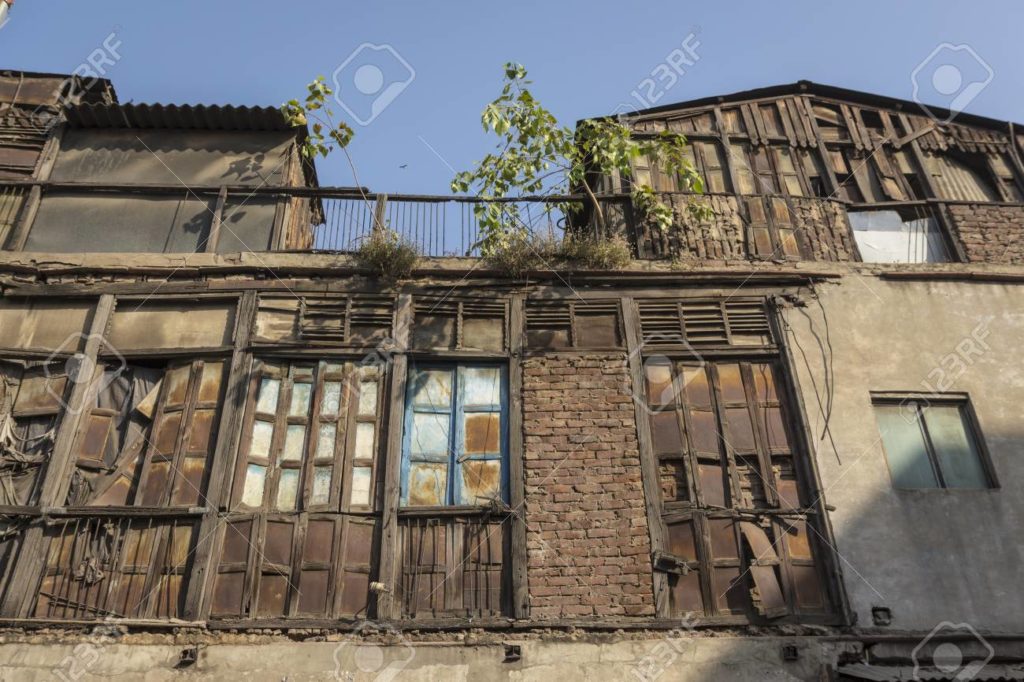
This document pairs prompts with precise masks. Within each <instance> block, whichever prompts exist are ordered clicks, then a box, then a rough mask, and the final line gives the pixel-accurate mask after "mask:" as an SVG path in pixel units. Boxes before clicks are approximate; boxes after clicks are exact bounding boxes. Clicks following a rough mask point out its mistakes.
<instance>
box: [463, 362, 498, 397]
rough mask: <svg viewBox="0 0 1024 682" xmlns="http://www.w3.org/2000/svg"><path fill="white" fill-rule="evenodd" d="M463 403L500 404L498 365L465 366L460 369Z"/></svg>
mask: <svg viewBox="0 0 1024 682" xmlns="http://www.w3.org/2000/svg"><path fill="white" fill-rule="evenodd" d="M462 381H463V384H464V385H463V389H462V391H463V397H462V399H463V401H464V404H465V405H500V404H501V369H500V368H499V367H466V368H465V369H463V371H462Z"/></svg>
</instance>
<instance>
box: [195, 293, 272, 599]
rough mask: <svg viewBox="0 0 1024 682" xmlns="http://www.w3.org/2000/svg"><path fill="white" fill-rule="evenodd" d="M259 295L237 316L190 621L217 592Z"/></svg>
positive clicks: (242, 304) (248, 296)
mask: <svg viewBox="0 0 1024 682" xmlns="http://www.w3.org/2000/svg"><path fill="white" fill-rule="evenodd" d="M256 304H257V300H256V292H253V291H249V292H246V293H245V294H243V295H242V297H241V299H240V300H239V304H238V311H237V313H236V315H235V333H234V351H233V352H232V354H231V362H230V364H229V367H228V373H227V376H226V379H224V382H225V384H226V386H225V388H224V392H223V398H222V401H221V410H220V420H219V424H218V428H217V442H216V445H215V446H214V451H213V456H212V457H211V458H210V462H209V465H208V469H209V471H210V476H209V480H208V482H207V484H206V506H207V509H208V511H207V513H206V515H205V516H204V517H203V520H202V523H200V524H199V529H198V533H199V540H198V543H197V544H196V550H195V555H194V557H193V561H192V575H191V576H190V577H189V580H188V592H187V593H186V596H185V602H184V609H183V611H182V613H183V615H184V616H185V617H186V618H195V617H198V616H199V615H200V614H205V613H206V611H207V610H208V608H209V596H210V593H211V592H212V590H213V579H214V578H215V577H216V571H211V570H210V566H211V562H212V561H213V548H214V546H215V545H216V540H217V537H216V536H217V528H218V526H219V524H220V519H221V517H220V515H219V513H218V510H219V509H221V508H223V507H224V505H225V502H226V500H227V499H228V498H227V497H226V495H227V493H226V491H227V490H229V489H230V483H231V477H230V472H231V471H232V463H233V461H234V458H235V455H236V453H237V451H238V441H239V438H240V437H241V433H240V431H241V424H242V414H243V413H244V411H245V398H246V393H247V391H246V390H245V389H246V387H247V386H248V385H249V373H250V372H249V370H250V368H251V366H252V354H251V353H249V352H248V350H247V348H248V346H249V337H250V335H251V333H252V328H253V324H254V323H255V317H256Z"/></svg>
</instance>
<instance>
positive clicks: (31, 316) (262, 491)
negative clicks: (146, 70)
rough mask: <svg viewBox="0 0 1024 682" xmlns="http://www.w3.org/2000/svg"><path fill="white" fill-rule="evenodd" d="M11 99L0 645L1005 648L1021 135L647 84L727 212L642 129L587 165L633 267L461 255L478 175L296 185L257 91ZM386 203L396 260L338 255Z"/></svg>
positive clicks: (640, 116) (1022, 278)
mask: <svg viewBox="0 0 1024 682" xmlns="http://www.w3.org/2000/svg"><path fill="white" fill-rule="evenodd" d="M0 107H2V108H0V125H2V127H0V244H2V245H3V250H2V251H0V287H2V298H0V377H2V382H0V504H2V510H0V512H2V514H3V520H4V525H3V529H4V530H3V533H2V540H0V625H2V626H3V628H4V630H3V636H4V639H3V642H2V643H0V664H2V665H4V666H6V667H7V669H9V670H11V671H13V672H12V674H13V675H23V676H24V679H36V678H40V679H41V678H42V677H44V676H45V677H48V676H49V675H51V674H58V676H61V675H63V677H61V679H68V678H70V679H91V678H92V677H94V676H95V677H97V678H99V677H105V676H109V675H111V674H113V673H112V671H119V672H120V673H121V674H129V675H132V674H138V675H141V674H142V673H143V672H145V673H146V674H148V675H149V676H150V677H151V678H152V679H164V678H168V679H170V678H173V677H176V676H178V675H192V676H194V677H198V678H202V679H206V677H204V676H209V678H210V679H213V678H215V677H223V676H224V675H229V674H237V675H244V676H247V677H248V678H250V679H275V680H278V679H281V677H282V675H285V674H286V675H288V679H290V680H291V679H382V680H383V679H394V678H395V677H396V676H400V679H424V680H425V679H448V678H453V679H456V678H457V679H462V678H468V677H472V678H473V679H478V678H479V679H548V678H554V677H562V678H565V679H584V678H586V679H591V678H594V679H609V680H610V679H630V678H631V677H637V678H639V679H641V680H654V679H688V680H689V679H693V680H701V679H750V680H755V679H800V680H840V679H875V680H877V679H912V677H910V676H911V675H924V674H927V675H941V674H943V673H944V672H945V670H946V668H945V667H948V665H949V661H948V660H947V659H945V658H943V657H942V655H940V654H943V652H946V653H948V652H949V647H950V646H952V647H953V648H954V649H955V650H956V651H958V652H960V654H961V657H962V659H963V660H962V661H961V669H966V670H968V671H969V672H970V671H971V670H974V669H973V668H971V666H978V667H977V670H974V672H973V674H974V675H975V677H973V678H971V679H996V678H997V677H998V678H999V679H1024V672H1022V668H1021V665H1020V664H1021V661H1022V659H1024V626H1022V622H1024V621H1022V619H1021V615H1020V614H1022V613H1024V596H1021V594H1020V591H1019V590H1017V589H1016V584H1017V583H1018V582H1019V581H1018V580H1015V579H1014V578H1015V577H1016V576H1019V574H1020V569H1019V566H1020V565H1021V563H1022V559H1024V552H1022V549H1021V547H1022V545H1021V543H1020V542H1019V540H1018V539H1017V536H1018V535H1019V531H1018V529H1019V528H1020V526H1021V525H1022V524H1024V494H1022V493H1021V492H1020V491H1021V487H1020V486H1018V485H1016V482H1017V481H1018V480H1020V479H1021V478H1022V477H1024V462H1022V460H1021V458H1020V449H1021V444H1022V443H1024V431H1022V429H1021V427H1020V426H1019V424H1018V422H1019V419H1018V418H1017V416H1018V412H1019V410H1018V408H1017V405H1018V404H1019V402H1020V401H1021V400H1022V399H1024V374H1022V373H1021V370H1020V360H1019V357H1018V356H1017V348H1018V346H1019V344H1020V341H1021V339H1022V338H1024V314H1022V312H1021V311H1022V310H1024V295H1022V292H1024V289H1022V288H1021V287H1022V284H1024V267H1022V266H1024V239H1022V238H1021V237H1022V236H1024V184H1022V183H1024V166H1022V164H1021V150H1022V146H1024V135H1020V134H1018V131H1017V130H1016V126H1015V124H1013V123H1007V122H1000V121H994V120H989V119H984V118H980V117H976V116H968V115H961V116H959V117H957V118H955V119H954V120H953V122H950V123H947V122H941V121H937V120H935V119H933V118H931V117H929V116H928V115H927V114H926V112H924V111H922V110H921V109H920V108H918V107H917V106H916V105H914V104H913V103H910V102H905V101H899V100H892V99H887V98H883V97H878V96H874V95H867V94H863V93H857V92H851V91H846V90H841V89H837V88H831V87H826V86H820V85H816V84H812V83H806V82H801V83H798V84H794V85H790V86H781V87H774V88H767V89H764V90H758V91H750V92H744V93H738V94H735V95H729V96H722V97H714V98H709V99H706V100H700V101H693V102H688V103H684V104H679V105H672V106H667V107H662V108H659V109H652V110H648V111H644V112H638V113H636V114H635V115H632V116H630V117H628V118H627V119H625V122H626V123H627V124H628V125H629V126H631V128H632V130H633V131H634V133H635V134H636V135H637V136H644V135H655V134H657V133H659V132H661V131H663V130H672V131H678V132H682V133H684V134H685V135H686V136H687V138H688V139H689V140H690V143H691V147H690V150H691V154H692V158H693V161H694V163H695V165H696V166H697V168H698V170H699V171H700V173H701V175H702V176H703V177H704V178H705V180H706V185H707V189H708V193H707V195H706V197H704V198H703V199H702V200H703V201H706V202H708V203H709V205H710V206H711V207H712V208H713V209H714V214H713V217H712V218H710V219H709V220H708V221H706V222H701V223H695V222H694V221H693V219H692V218H690V217H689V213H687V211H686V210H685V206H686V203H687V202H688V201H690V200H692V197H691V196H689V195H687V194H686V193H684V192H681V191H680V188H679V187H678V186H677V181H676V179H675V178H673V177H671V176H669V175H667V174H665V173H664V172H662V171H661V170H660V169H659V168H658V167H656V165H654V164H651V163H649V162H647V161H645V160H643V159H641V160H639V161H638V162H637V163H636V164H635V167H634V168H633V172H632V174H631V175H630V176H629V177H608V178H604V179H603V180H602V183H601V190H602V192H601V198H600V201H601V202H602V205H604V206H605V213H606V214H607V215H608V216H609V221H608V225H607V226H606V229H608V230H611V231H614V232H616V233H618V234H620V235H622V236H624V237H625V238H626V239H627V241H628V242H629V244H630V245H631V248H632V249H633V251H634V253H633V255H634V260H633V262H632V263H631V264H630V265H629V266H627V267H624V268H621V269H618V270H615V271H592V270H591V271H588V270H581V269H575V270H572V271H563V270H562V269H559V268H541V269H538V270H537V271H535V272H531V273H528V275H527V276H525V277H515V278H514V277H510V276H508V275H505V274H503V273H502V272H499V271H495V270H494V269H492V268H489V267H487V266H486V265H482V264H481V262H480V261H479V259H477V258H474V257H473V256H472V255H470V256H466V255H464V254H465V253H467V252H468V251H467V250H469V249H471V246H472V243H473V242H474V235H475V231H476V223H475V219H474V217H473V212H472V206H473V204H474V203H475V202H477V201H479V200H478V199H475V198H472V197H458V198H452V197H426V196H401V195H393V194H392V195H387V194H383V193H374V192H370V191H368V190H363V189H360V188H326V187H320V186H319V184H318V182H317V176H316V172H315V169H314V168H313V167H312V166H311V165H310V164H308V163H305V162H303V161H302V159H301V158H300V155H299V153H298V151H297V143H299V142H301V141H302V140H303V138H304V136H305V135H306V131H305V130H304V129H301V128H292V127H289V126H288V125H286V123H285V121H284V119H283V117H282V116H281V114H280V112H279V111H278V110H277V109H275V108H263V107H246V106H175V105H166V104H151V105H146V104H121V103H119V102H118V101H117V97H116V95H115V93H114V90H113V88H112V87H111V85H110V84H109V83H108V82H105V81H101V80H94V81H90V82H82V81H81V80H80V79H76V78H70V77H64V76H53V75H47V74H32V73H20V72H3V73H0ZM637 182H640V183H648V184H650V185H652V186H653V187H654V188H655V190H656V191H657V192H659V193H660V194H662V195H663V196H664V198H665V200H666V201H668V202H670V203H672V204H674V205H676V206H677V207H678V208H679V210H678V220H677V224H676V225H675V226H674V227H673V229H671V230H669V231H667V232H666V231H662V230H658V229H657V228H655V227H653V226H652V225H650V224H647V223H646V222H645V221H643V220H640V219H639V218H638V217H637V216H636V215H634V212H633V211H632V208H631V206H630V199H629V197H630V194H629V192H630V189H631V187H632V185H633V184H634V183H637ZM382 221H386V222H387V224H388V225H390V226H391V227H393V228H394V229H396V230H397V231H399V232H401V233H402V234H404V235H406V236H407V237H408V238H409V239H410V240H411V241H413V242H415V243H416V244H418V246H419V247H420V249H421V250H422V251H423V252H424V254H425V255H424V257H423V258H422V259H421V260H420V262H419V263H418V265H417V266H416V269H415V271H414V273H413V275H412V276H411V277H409V278H407V279H402V280H399V281H394V280H391V279H387V278H380V277H377V276H375V275H374V274H373V273H372V272H370V271H368V270H367V269H365V268H362V267H360V265H359V264H358V262H357V261H356V260H355V259H354V258H353V257H352V255H351V253H350V252H351V251H352V248H353V244H355V243H357V242H358V240H359V239H360V238H361V237H364V236H365V235H367V234H369V232H370V231H371V230H373V229H374V225H376V224H380V223H381V222H382ZM576 227H577V229H581V230H585V229H588V228H587V223H586V222H585V221H582V222H580V223H579V224H578V225H576ZM1014 301H1016V303H1014ZM83 647H84V648H83ZM368 649H372V650H373V652H374V655H375V656H376V658H374V657H370V658H369V659H368V658H367V657H366V656H365V655H364V654H365V653H366V651H367V650H368ZM69 661H70V662H69ZM944 666H945V667H944ZM126 671H127V672H126ZM33 675H34V676H35V677H31V676H33ZM901 675H902V677H900V676H901ZM986 675H987V677H986ZM1015 676H1016V677H1015ZM12 679H13V677H12ZM922 679H924V678H922ZM928 679H944V678H941V677H928ZM961 679H967V678H961Z"/></svg>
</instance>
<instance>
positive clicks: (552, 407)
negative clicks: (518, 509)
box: [523, 354, 654, 619]
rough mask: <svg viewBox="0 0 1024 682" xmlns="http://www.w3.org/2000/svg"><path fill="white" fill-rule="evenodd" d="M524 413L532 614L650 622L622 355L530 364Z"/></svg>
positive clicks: (647, 564) (552, 358) (643, 521)
mask: <svg viewBox="0 0 1024 682" xmlns="http://www.w3.org/2000/svg"><path fill="white" fill-rule="evenodd" d="M523 412H524V432H525V446H526V447H525V453H524V463H525V470H526V523H527V549H528V555H529V559H528V580H529V590H530V604H531V615H532V616H533V617H534V618H537V619H554V618H567V619H575V618H586V617H591V616H652V615H654V596H653V587H652V578H651V561H650V541H649V536H648V528H647V517H646V514H645V511H644V493H643V486H642V483H641V478H640V455H639V450H638V447H637V438H636V424H635V419H634V413H633V402H632V394H631V390H630V383H629V374H628V369H627V366H626V358H625V356H624V355H623V354H611V355H607V354H605V355H586V356H581V355H568V354H566V355H549V356H544V357H533V358H528V359H526V360H525V361H524V362H523Z"/></svg>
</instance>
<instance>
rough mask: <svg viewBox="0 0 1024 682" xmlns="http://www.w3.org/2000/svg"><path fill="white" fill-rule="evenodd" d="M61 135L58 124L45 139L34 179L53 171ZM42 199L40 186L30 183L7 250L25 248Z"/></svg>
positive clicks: (46, 176) (61, 127) (62, 130)
mask: <svg viewBox="0 0 1024 682" xmlns="http://www.w3.org/2000/svg"><path fill="white" fill-rule="evenodd" d="M63 135H64V126H60V127H58V128H57V130H55V131H54V132H53V134H52V135H51V136H50V137H49V138H48V139H47V140H46V143H45V145H44V146H43V151H42V152H41V153H40V155H39V159H38V161H37V162H36V169H35V173H34V178H33V180H34V181H37V182H39V181H41V182H45V181H48V180H49V179H50V173H52V172H53V165H54V163H55V162H56V160H57V153H58V151H59V150H60V141H61V138H62V137H63ZM4 184H6V183H4ZM42 200H43V190H42V186H40V185H32V186H31V189H29V192H28V196H27V197H26V198H25V200H24V203H22V205H21V210H20V211H19V212H18V219H17V221H16V222H15V224H14V229H13V230H11V234H10V236H9V237H8V240H7V248H8V249H9V250H11V251H21V250H22V249H24V248H25V243H26V242H27V241H28V233H29V230H30V229H32V223H34V222H35V219H36V215H37V214H38V213H39V205H40V203H41V202H42Z"/></svg>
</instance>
